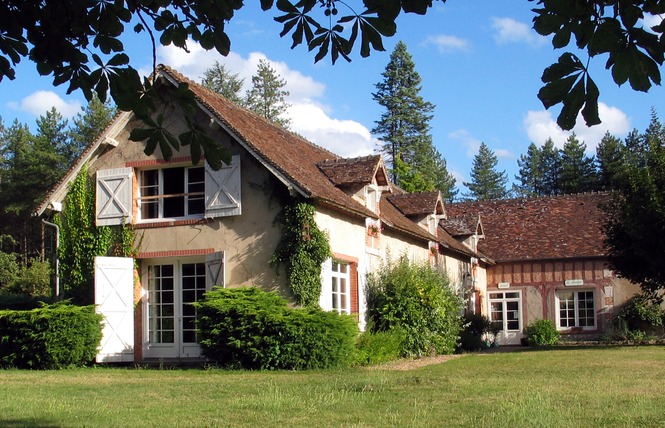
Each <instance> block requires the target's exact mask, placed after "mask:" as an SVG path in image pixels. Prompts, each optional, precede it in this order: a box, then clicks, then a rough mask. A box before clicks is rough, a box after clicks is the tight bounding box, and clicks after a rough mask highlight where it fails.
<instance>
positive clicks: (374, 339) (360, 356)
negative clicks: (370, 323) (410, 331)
mask: <svg viewBox="0 0 665 428" xmlns="http://www.w3.org/2000/svg"><path fill="white" fill-rule="evenodd" d="M403 341H404V332H403V331H402V330H399V329H395V330H389V331H377V332H371V331H365V332H364V333H363V334H362V335H360V337H359V338H358V342H356V348H357V349H358V352H357V356H356V364H359V365H361V366H371V365H375V364H381V363H386V362H388V361H393V360H396V359H398V358H399V357H400V356H401V352H402V342H403Z"/></svg>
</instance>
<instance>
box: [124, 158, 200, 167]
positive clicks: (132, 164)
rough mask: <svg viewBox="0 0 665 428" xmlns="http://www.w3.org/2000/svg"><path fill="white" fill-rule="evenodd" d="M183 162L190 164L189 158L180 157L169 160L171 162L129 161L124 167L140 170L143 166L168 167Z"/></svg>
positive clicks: (157, 160)
mask: <svg viewBox="0 0 665 428" xmlns="http://www.w3.org/2000/svg"><path fill="white" fill-rule="evenodd" d="M183 162H190V163H191V162H192V157H191V156H180V157H177V158H171V160H166V159H146V160H140V161H131V162H125V166H126V167H132V168H140V167H144V166H154V165H168V164H174V163H183Z"/></svg>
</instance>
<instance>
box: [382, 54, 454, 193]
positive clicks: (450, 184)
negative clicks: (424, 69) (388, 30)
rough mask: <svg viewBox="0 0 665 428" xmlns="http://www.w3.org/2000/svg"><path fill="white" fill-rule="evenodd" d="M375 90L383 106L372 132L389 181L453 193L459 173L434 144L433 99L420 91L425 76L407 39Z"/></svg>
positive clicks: (413, 188) (405, 186) (409, 187)
mask: <svg viewBox="0 0 665 428" xmlns="http://www.w3.org/2000/svg"><path fill="white" fill-rule="evenodd" d="M381 75H382V76H383V80H382V81H381V82H379V83H377V84H376V85H375V86H376V89H377V91H376V92H375V93H373V94H372V97H373V99H374V101H376V102H377V103H378V104H379V105H380V106H381V107H383V108H384V110H385V111H384V112H383V113H382V114H381V118H380V119H379V120H378V121H376V122H375V123H376V127H374V129H372V133H373V134H375V135H377V136H378V137H379V140H380V141H381V142H382V145H381V146H380V147H379V152H380V153H381V154H383V156H384V158H385V160H386V163H387V164H388V169H389V170H390V175H391V181H392V182H393V183H394V184H396V185H397V186H399V187H401V188H402V189H404V190H406V191H407V192H424V191H431V190H435V189H437V190H440V191H441V193H442V194H443V196H444V197H445V198H447V199H451V198H453V197H454V196H455V194H456V193H457V191H456V190H455V178H454V177H453V176H452V175H451V174H450V173H449V172H448V170H447V167H446V162H445V160H444V159H443V157H442V156H441V154H440V153H439V152H438V151H437V150H436V148H435V147H434V144H433V143H432V136H431V134H430V129H431V127H430V120H431V119H432V111H433V110H434V104H432V103H430V102H428V101H425V100H424V99H423V97H422V96H421V95H420V90H421V83H422V79H421V77H420V75H419V74H418V72H417V71H416V66H415V63H414V61H413V58H412V57H411V54H409V52H408V50H407V47H406V44H404V43H403V42H401V41H400V42H399V43H397V45H396V46H395V49H394V50H393V52H392V54H391V55H390V61H389V62H388V64H387V65H386V68H385V70H384V71H383V73H381Z"/></svg>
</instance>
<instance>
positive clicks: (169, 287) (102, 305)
mask: <svg viewBox="0 0 665 428" xmlns="http://www.w3.org/2000/svg"><path fill="white" fill-rule="evenodd" d="M154 82H155V86H156V87H157V88H158V90H159V92H160V95H161V96H162V97H163V99H164V100H166V101H163V106H160V109H161V111H163V114H164V117H165V122H164V123H166V124H168V125H167V126H168V127H169V128H170V129H171V130H172V131H173V132H174V133H178V131H179V130H182V129H184V128H183V127H184V123H183V121H182V114H181V111H180V110H179V108H180V107H178V105H177V104H175V103H171V102H169V100H170V99H172V98H170V97H172V93H173V90H174V88H177V87H178V86H179V85H180V84H182V83H187V84H189V86H190V88H191V89H192V91H193V92H194V94H195V97H196V102H197V107H198V110H197V112H196V118H195V120H196V121H197V123H198V124H199V125H201V126H202V127H203V128H204V129H206V130H207V131H206V132H207V133H208V135H209V136H210V137H211V138H213V139H214V140H215V141H216V142H218V144H219V145H220V146H221V147H223V148H224V149H226V150H227V151H228V152H230V153H231V162H230V163H229V164H224V165H223V166H222V168H221V169H219V170H214V169H212V168H210V167H209V166H208V165H207V164H205V162H202V163H200V164H198V165H194V164H193V162H192V157H191V155H190V153H189V151H188V146H187V147H181V148H180V150H179V151H178V152H175V153H173V156H172V157H171V159H170V160H166V159H165V158H164V156H162V154H161V152H160V150H159V148H157V149H156V150H155V151H154V153H153V154H151V155H146V154H145V153H144V148H145V143H137V142H133V141H130V140H129V134H130V132H131V130H132V129H134V128H136V127H137V126H138V127H140V126H141V123H140V122H139V121H138V120H137V119H136V118H135V117H133V116H132V114H131V113H120V114H119V115H118V116H117V117H116V118H115V119H114V121H113V122H112V123H111V124H110V125H109V126H108V127H107V128H106V129H105V130H104V131H103V132H102V134H101V135H100V136H99V137H98V138H97V140H96V141H95V142H93V143H92V144H91V145H90V146H89V147H88V148H87V149H86V150H85V151H84V152H83V153H82V155H81V156H80V158H79V159H78V160H77V162H76V163H75V164H74V165H73V166H72V168H71V169H70V170H69V171H68V173H67V174H66V175H65V177H64V178H63V179H62V180H61V181H60V182H59V183H58V184H57V185H56V186H55V187H54V188H53V189H52V190H51V191H50V192H49V193H48V194H47V196H46V198H45V200H44V202H43V203H42V204H41V205H40V206H39V207H38V209H37V212H36V214H38V215H42V216H50V215H56V214H57V210H58V207H60V206H61V204H62V203H66V201H65V196H66V193H67V189H68V185H69V183H71V182H72V181H73V180H74V178H75V177H76V175H77V174H78V172H79V171H80V170H81V168H82V167H83V165H87V168H88V171H89V173H90V174H92V175H93V176H94V178H95V181H96V198H97V207H96V210H97V211H96V224H97V225H98V226H102V225H118V224H128V225H131V227H132V228H133V230H134V231H135V233H136V234H137V236H140V248H138V254H137V260H132V259H125V258H108V257H101V258H98V259H97V263H96V283H95V293H96V297H95V299H96V303H97V304H98V308H99V310H100V312H101V313H102V314H103V315H104V316H105V328H104V338H103V340H102V348H101V350H100V353H99V355H98V360H99V361H109V362H111V361H145V360H151V359H196V358H199V357H200V348H199V346H198V344H197V338H196V329H195V319H196V308H195V307H194V306H192V303H194V302H196V301H198V300H199V299H200V298H201V297H202V295H203V293H204V292H205V291H206V290H209V289H210V288H211V287H213V286H224V287H239V286H255V287H261V288H263V289H266V290H275V291H278V292H279V293H281V294H282V295H284V296H286V297H290V296H292V294H291V291H290V289H289V286H288V284H287V283H286V279H285V275H283V274H282V275H279V274H278V273H277V272H275V271H274V270H273V269H272V268H271V267H270V266H269V261H270V259H271V257H272V255H273V253H274V251H275V248H276V246H277V243H278V242H279V240H280V238H281V229H280V228H279V226H278V225H276V224H275V222H274V220H275V218H276V216H277V215H278V214H279V213H280V211H281V210H282V208H283V206H284V204H285V203H286V202H285V201H289V200H293V199H303V200H306V201H309V202H310V203H312V204H313V205H314V207H315V216H314V218H315V221H316V224H317V226H318V227H319V228H320V229H321V230H323V231H324V232H325V233H326V234H327V237H328V240H329V243H330V247H331V249H332V253H333V257H332V258H331V259H329V260H327V261H326V262H325V263H324V266H323V269H322V278H321V296H320V306H321V307H322V308H323V309H325V310H335V311H338V312H340V313H348V314H356V316H357V317H358V320H359V323H360V327H361V328H362V327H364V322H365V310H366V302H365V278H366V275H367V274H368V273H369V272H372V271H373V270H375V269H377V268H378V267H380V266H381V265H382V263H384V262H385V261H386V260H388V259H390V258H391V257H392V258H394V257H398V256H403V255H406V256H407V257H409V258H410V259H411V260H414V261H423V260H425V261H426V260H429V262H430V263H431V264H432V265H434V266H438V267H439V268H440V269H442V270H445V271H446V272H448V273H449V275H450V277H451V279H452V282H453V283H454V284H455V286H456V287H458V288H459V289H463V288H464V284H469V285H473V284H474V283H476V287H477V288H479V289H482V288H484V284H481V283H477V281H476V280H474V279H473V278H472V273H471V265H473V266H474V269H475V271H474V272H476V275H477V276H478V277H479V278H484V265H483V266H480V267H478V266H479V262H478V260H479V257H478V254H477V253H476V251H475V250H474V249H473V248H471V247H468V246H466V245H464V244H463V243H461V242H459V241H457V240H456V239H454V238H453V237H452V236H450V235H449V234H448V233H447V232H446V231H445V230H444V229H442V228H441V227H440V226H439V220H441V219H443V218H445V209H444V205H443V201H442V199H441V195H440V194H438V193H437V192H432V193H420V194H413V195H412V194H407V193H404V192H403V191H402V190H400V189H398V188H396V187H394V186H392V185H391V184H390V182H389V180H388V175H387V172H386V167H385V165H384V162H383V160H382V158H381V157H380V156H366V157H361V158H355V159H343V158H340V157H339V156H337V155H335V154H334V153H331V152H330V151H328V150H325V149H323V148H321V147H318V146H316V145H314V144H312V143H310V142H308V141H306V140H304V139H303V138H301V137H299V136H296V135H294V134H292V133H290V132H288V131H286V130H284V129H282V128H279V127H277V126H274V125H272V124H271V123H269V122H267V121H266V120H264V119H262V118H260V117H258V116H256V115H254V114H252V113H251V112H249V111H247V110H244V109H242V108H241V107H239V106H237V105H235V104H233V103H231V102H229V101H228V100H226V99H224V98H223V97H221V96H219V95H218V94H215V93H213V92H211V91H209V90H207V89H205V88H203V87H201V86H200V85H198V84H196V83H194V82H192V81H189V80H188V79H186V78H185V77H184V76H182V75H181V74H179V73H178V72H176V71H175V70H173V69H171V68H169V67H166V66H160V67H159V68H158V70H157V71H156V74H155V76H154ZM134 262H136V263H134ZM482 263H485V262H482ZM134 266H137V268H136V269H134ZM464 281H466V283H465V282H464Z"/></svg>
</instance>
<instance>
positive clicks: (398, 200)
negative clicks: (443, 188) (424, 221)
mask: <svg viewBox="0 0 665 428" xmlns="http://www.w3.org/2000/svg"><path fill="white" fill-rule="evenodd" d="M388 200H389V201H390V202H391V203H392V204H393V205H395V207H396V208H397V209H398V210H400V211H401V212H402V214H403V215H405V216H407V217H412V216H418V215H429V214H439V215H445V209H444V207H443V198H442V197H441V193H440V192H438V191H437V192H420V193H399V194H393V195H390V196H388Z"/></svg>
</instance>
